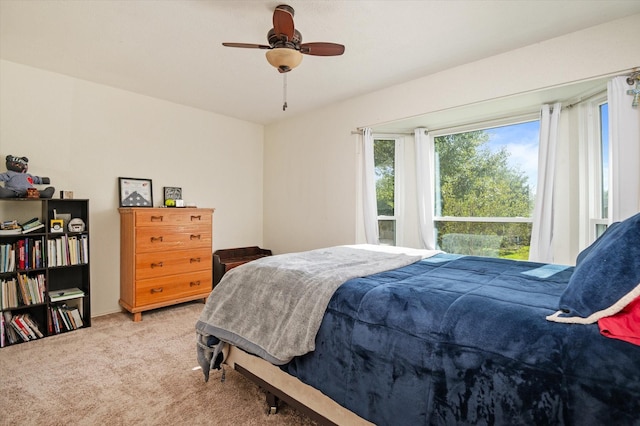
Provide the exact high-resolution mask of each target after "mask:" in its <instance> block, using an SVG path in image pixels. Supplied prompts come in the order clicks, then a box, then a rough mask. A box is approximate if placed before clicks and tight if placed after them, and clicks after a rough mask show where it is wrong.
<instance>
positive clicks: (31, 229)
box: [22, 223, 44, 234]
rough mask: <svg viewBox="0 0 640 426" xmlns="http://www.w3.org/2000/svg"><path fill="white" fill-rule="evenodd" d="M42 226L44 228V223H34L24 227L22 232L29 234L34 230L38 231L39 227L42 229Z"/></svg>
mask: <svg viewBox="0 0 640 426" xmlns="http://www.w3.org/2000/svg"><path fill="white" fill-rule="evenodd" d="M42 228H44V223H40V224H37V225H33V226H30V227H29V228H22V233H23V234H28V233H30V232H34V231H37V230H38V229H42Z"/></svg>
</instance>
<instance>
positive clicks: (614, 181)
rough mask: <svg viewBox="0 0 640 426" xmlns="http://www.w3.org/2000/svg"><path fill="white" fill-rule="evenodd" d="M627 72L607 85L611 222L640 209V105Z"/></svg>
mask: <svg viewBox="0 0 640 426" xmlns="http://www.w3.org/2000/svg"><path fill="white" fill-rule="evenodd" d="M632 88H633V86H630V85H629V84H627V78H626V77H625V76H622V77H615V78H614V79H613V80H611V81H609V83H608V85H607V102H608V103H609V223H612V222H618V221H621V220H624V219H626V218H628V217H630V216H633V215H634V214H636V213H637V212H638V211H639V210H640V108H633V107H632V106H631V102H632V100H633V97H632V96H631V95H629V94H627V90H629V89H632Z"/></svg>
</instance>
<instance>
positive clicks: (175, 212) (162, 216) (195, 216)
mask: <svg viewBox="0 0 640 426" xmlns="http://www.w3.org/2000/svg"><path fill="white" fill-rule="evenodd" d="M211 213H212V211H203V210H201V209H197V210H196V209H189V208H186V209H170V208H169V209H153V210H142V209H141V210H137V211H136V212H135V218H136V219H135V226H136V227H138V226H171V225H208V226H209V227H211V221H212V216H211Z"/></svg>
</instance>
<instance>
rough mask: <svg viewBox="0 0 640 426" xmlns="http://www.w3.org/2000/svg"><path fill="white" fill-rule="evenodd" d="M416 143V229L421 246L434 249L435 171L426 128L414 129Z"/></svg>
mask: <svg viewBox="0 0 640 426" xmlns="http://www.w3.org/2000/svg"><path fill="white" fill-rule="evenodd" d="M414 139H415V145H416V192H417V196H418V222H419V223H418V225H419V226H418V230H419V232H420V242H421V244H422V248H425V249H429V250H435V248H436V243H435V235H434V232H433V228H434V223H433V197H434V187H433V178H434V173H435V172H434V171H435V162H434V157H435V149H434V145H433V136H431V135H429V133H428V132H427V129H424V128H418V129H415V130H414Z"/></svg>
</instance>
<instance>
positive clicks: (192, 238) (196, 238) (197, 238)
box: [189, 234, 200, 240]
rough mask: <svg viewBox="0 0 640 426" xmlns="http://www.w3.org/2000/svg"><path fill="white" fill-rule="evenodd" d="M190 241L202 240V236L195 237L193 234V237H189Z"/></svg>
mask: <svg viewBox="0 0 640 426" xmlns="http://www.w3.org/2000/svg"><path fill="white" fill-rule="evenodd" d="M189 239H190V240H199V239H200V234H198V235H193V234H191V236H190V237H189Z"/></svg>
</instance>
